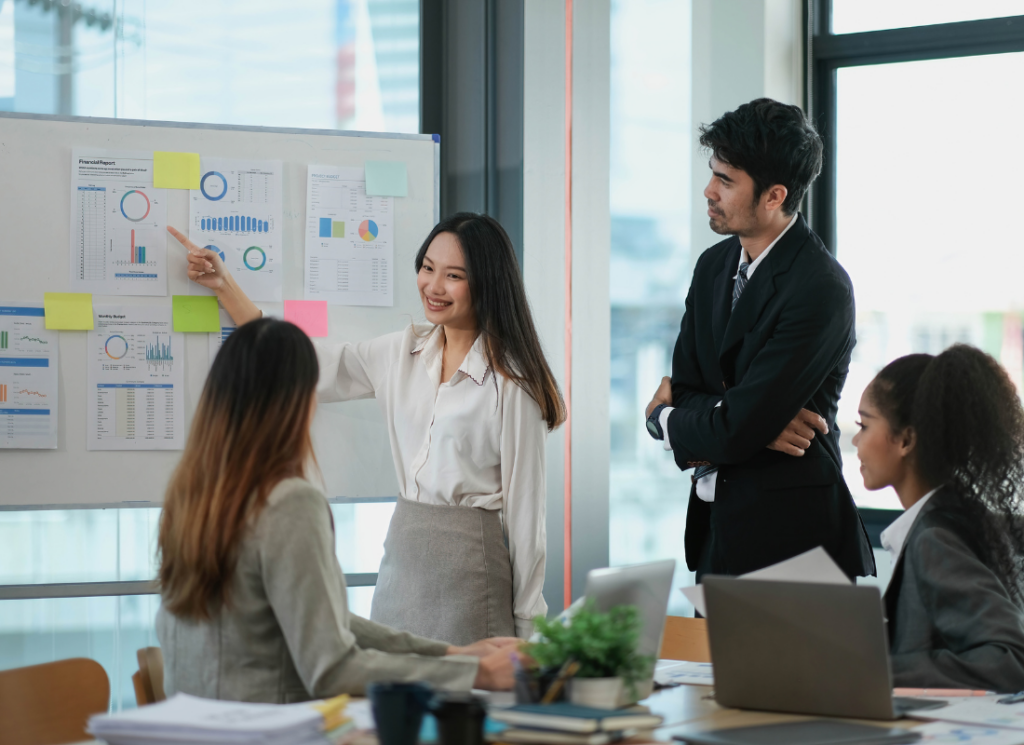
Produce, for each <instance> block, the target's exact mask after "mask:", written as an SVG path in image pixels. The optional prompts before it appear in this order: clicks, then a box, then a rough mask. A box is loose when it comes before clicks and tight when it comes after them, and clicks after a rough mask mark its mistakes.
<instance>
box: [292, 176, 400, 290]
mask: <svg viewBox="0 0 1024 745" xmlns="http://www.w3.org/2000/svg"><path fill="white" fill-rule="evenodd" d="M394 209H395V198H394V197H383V196H377V197H371V196H367V194H366V179H365V177H364V175H363V169H362V168H350V167H349V168H339V167H337V166H319V165H312V166H309V171H308V172H307V180H306V272H305V287H306V290H305V298H306V300H326V301H327V302H328V303H329V304H330V305H387V306H390V305H394V296H393V291H392V277H393V276H394V261H395V258H394V255H395V247H394Z"/></svg>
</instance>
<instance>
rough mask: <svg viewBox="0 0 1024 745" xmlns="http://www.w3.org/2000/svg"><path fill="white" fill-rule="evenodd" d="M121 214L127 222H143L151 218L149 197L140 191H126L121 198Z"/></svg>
mask: <svg viewBox="0 0 1024 745" xmlns="http://www.w3.org/2000/svg"><path fill="white" fill-rule="evenodd" d="M121 214H122V215H124V216H125V219H126V220H131V221H132V222H142V221H143V220H145V219H146V218H147V217H149V197H147V196H146V193H145V192H142V191H139V190H138V189H132V190H131V191H126V192H125V194H124V196H123V197H121Z"/></svg>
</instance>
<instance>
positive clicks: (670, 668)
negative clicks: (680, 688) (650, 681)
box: [654, 660, 715, 686]
mask: <svg viewBox="0 0 1024 745" xmlns="http://www.w3.org/2000/svg"><path fill="white" fill-rule="evenodd" d="M654 682H655V683H657V684H658V685H662V686H671V685H698V686H712V685H714V684H715V676H714V672H713V668H712V667H711V663H710V662H681V661H679V660H658V664H657V665H656V666H655V668H654Z"/></svg>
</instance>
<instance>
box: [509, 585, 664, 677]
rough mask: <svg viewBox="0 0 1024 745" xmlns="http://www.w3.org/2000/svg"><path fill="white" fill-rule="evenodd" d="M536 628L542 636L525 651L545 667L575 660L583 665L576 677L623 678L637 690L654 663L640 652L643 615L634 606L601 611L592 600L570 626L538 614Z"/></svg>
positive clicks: (577, 614)
mask: <svg viewBox="0 0 1024 745" xmlns="http://www.w3.org/2000/svg"><path fill="white" fill-rule="evenodd" d="M534 628H535V630H536V631H538V632H539V633H540V635H541V637H542V638H541V640H540V641H538V642H536V643H534V644H528V645H526V649H525V651H526V653H527V654H528V655H530V657H531V658H532V659H533V660H534V661H535V662H536V663H537V665H538V667H540V668H541V669H542V670H543V669H551V668H558V667H561V666H562V665H564V664H565V663H566V662H567V661H569V660H575V661H576V662H578V663H579V665H580V668H579V671H578V672H577V673H576V677H578V678H615V677H621V678H622V680H623V682H624V683H625V684H626V685H627V686H628V687H629V688H630V689H631V691H632V692H634V693H635V690H636V684H637V682H639V681H640V680H641V679H642V678H645V677H646V676H648V675H650V671H651V666H652V665H653V664H654V659H653V658H652V657H646V656H644V655H641V654H637V651H636V642H637V638H638V637H639V634H640V616H639V613H638V612H637V609H636V606H633V605H619V606H616V607H614V608H612V609H611V610H609V611H608V612H607V613H601V612H600V611H597V610H595V609H594V604H593V601H590V602H588V603H587V604H586V605H584V606H583V607H582V608H581V609H580V610H579V611H577V613H576V615H574V616H573V617H572V619H571V621H570V622H569V624H568V625H563V624H562V623H561V622H559V621H557V620H555V621H548V620H547V619H546V618H544V617H543V616H538V617H537V618H535V619H534Z"/></svg>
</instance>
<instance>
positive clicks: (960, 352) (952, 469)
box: [868, 344, 1024, 605]
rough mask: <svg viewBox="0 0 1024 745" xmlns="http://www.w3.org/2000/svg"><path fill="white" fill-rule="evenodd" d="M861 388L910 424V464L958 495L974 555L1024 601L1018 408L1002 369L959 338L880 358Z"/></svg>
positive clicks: (892, 416) (1022, 423)
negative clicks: (935, 350)
mask: <svg viewBox="0 0 1024 745" xmlns="http://www.w3.org/2000/svg"><path fill="white" fill-rule="evenodd" d="M868 395H869V396H870V398H871V400H872V402H873V403H874V404H875V405H876V406H877V407H878V409H879V411H880V412H881V413H882V415H883V416H884V417H885V418H886V420H887V421H888V423H889V426H890V427H891V428H892V430H893V432H902V431H904V430H905V429H906V428H907V427H912V428H913V431H914V435H915V437H916V444H915V446H914V450H913V451H912V455H911V457H912V458H913V461H912V467H913V468H915V469H916V470H917V472H918V474H919V475H920V476H921V477H922V479H923V481H924V482H925V483H926V484H929V485H930V486H933V487H937V486H939V485H945V486H946V487H947V488H949V489H950V490H951V491H952V493H953V494H955V495H956V497H957V498H958V500H959V502H960V504H961V506H962V508H963V511H964V512H965V513H966V515H965V516H966V519H965V520H963V521H962V523H963V525H962V527H963V528H964V529H965V530H966V531H967V532H968V534H969V535H970V537H971V538H972V539H973V540H972V543H974V545H975V546H976V548H977V549H978V550H979V551H980V552H981V556H980V558H981V559H982V561H984V562H985V564H986V565H988V566H989V568H990V569H992V571H994V572H995V573H996V574H997V575H998V576H999V577H1000V578H1001V579H1002V580H1003V582H1004V583H1005V585H1006V587H1007V589H1008V590H1009V592H1010V595H1011V597H1012V598H1013V599H1014V600H1015V601H1016V602H1017V604H1018V605H1024V592H1022V580H1024V522H1022V513H1021V509H1022V506H1024V408H1022V407H1021V402H1020V398H1019V397H1018V396H1017V390H1016V389H1015V388H1014V385H1013V383H1012V382H1011V380H1010V377H1009V376H1008V375H1007V374H1006V371H1005V370H1003V368H1002V367H1000V366H999V363H998V362H996V361H995V359H993V358H992V357H991V356H990V355H987V354H985V353H984V352H982V351H981V350H980V349H976V348H975V347H972V346H968V345H966V344H954V345H953V346H952V347H950V348H949V349H947V350H946V351H945V352H943V353H942V354H940V355H938V356H936V357H933V356H932V355H930V354H911V355H908V356H906V357H900V358H899V359H898V360H895V361H894V362H892V363H890V364H889V365H887V366H886V367H885V368H884V369H883V370H882V371H881V372H880V373H878V375H877V376H876V377H875V379H874V381H872V383H871V385H870V387H869V388H868Z"/></svg>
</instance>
